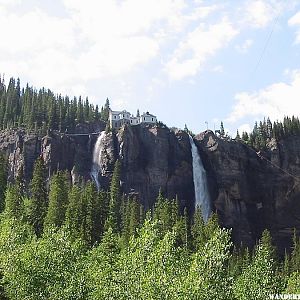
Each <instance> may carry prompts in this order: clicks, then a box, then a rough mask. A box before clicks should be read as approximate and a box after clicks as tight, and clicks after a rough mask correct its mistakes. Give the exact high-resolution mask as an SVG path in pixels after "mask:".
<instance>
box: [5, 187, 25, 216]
mask: <svg viewBox="0 0 300 300" xmlns="http://www.w3.org/2000/svg"><path fill="white" fill-rule="evenodd" d="M5 215H6V216H7V217H8V218H14V219H17V220H21V219H22V217H23V216H24V205H23V194H22V190H21V185H20V184H18V182H17V183H15V184H9V186H8V188H7V190H6V193H5Z"/></svg>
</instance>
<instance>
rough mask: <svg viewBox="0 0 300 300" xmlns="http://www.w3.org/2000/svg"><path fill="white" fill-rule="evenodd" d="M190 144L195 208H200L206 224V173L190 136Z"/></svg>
mask: <svg viewBox="0 0 300 300" xmlns="http://www.w3.org/2000/svg"><path fill="white" fill-rule="evenodd" d="M189 138H190V144H191V151H192V158H193V179H194V187H195V207H197V206H199V207H200V208H201V212H202V217H203V220H204V222H205V223H206V222H207V220H208V218H209V216H210V214H211V204H210V195H209V190H208V184H207V177H206V171H205V169H204V167H203V164H202V160H201V157H200V155H199V152H198V148H197V146H196V145H195V142H194V140H193V138H192V137H191V136H189Z"/></svg>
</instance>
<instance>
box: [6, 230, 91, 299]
mask: <svg viewBox="0 0 300 300" xmlns="http://www.w3.org/2000/svg"><path fill="white" fill-rule="evenodd" d="M84 256H85V247H84V246H83V243H81V242H80V241H74V242H73V241H72V240H71V239H70V237H69V235H68V233H67V232H66V231H64V230H61V231H59V232H48V233H47V235H45V236H43V237H42V238H41V239H38V240H36V239H33V240H31V242H30V243H25V244H22V245H20V246H19V247H17V248H16V249H15V250H14V251H13V252H12V253H11V254H10V255H9V256H8V259H7V260H6V261H5V263H4V265H3V280H4V282H5V283H6V284H5V291H6V293H7V295H8V296H9V298H10V299H16V300H17V299H32V300H34V299H53V300H54V299H55V300H56V299H86V293H87V290H86V288H85V286H86V285H85V278H84V269H85V265H84V261H85V259H84Z"/></svg>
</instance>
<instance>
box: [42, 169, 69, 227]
mask: <svg viewBox="0 0 300 300" xmlns="http://www.w3.org/2000/svg"><path fill="white" fill-rule="evenodd" d="M68 188H69V187H68V182H67V178H66V174H65V173H62V172H58V173H57V174H55V175H53V176H52V178H51V183H50V192H49V207H48V210H47V215H46V217H45V222H44V227H45V228H49V227H50V228H51V227H61V226H62V225H63V223H64V221H65V213H66V209H67V205H68Z"/></svg>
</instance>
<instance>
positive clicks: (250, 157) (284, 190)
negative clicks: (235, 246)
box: [196, 131, 300, 250]
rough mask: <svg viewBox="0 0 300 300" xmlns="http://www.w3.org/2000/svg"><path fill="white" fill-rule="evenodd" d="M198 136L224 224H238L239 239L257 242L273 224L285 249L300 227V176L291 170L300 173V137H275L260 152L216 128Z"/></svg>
mask: <svg viewBox="0 0 300 300" xmlns="http://www.w3.org/2000/svg"><path fill="white" fill-rule="evenodd" d="M196 139H197V144H198V146H199V151H200V152H201V155H202V157H203V160H204V163H205V167H206V169H207V171H208V176H209V182H210V186H211V188H212V191H211V192H212V195H213V197H212V198H213V205H214V208H215V210H216V211H217V212H218V215H219V217H220V221H221V224H222V225H223V226H226V227H230V228H233V237H234V240H235V242H236V243H241V242H242V243H243V244H246V245H248V246H253V245H254V243H255V241H256V239H257V238H259V237H260V234H261V232H262V230H263V229H264V228H267V229H269V230H270V231H271V233H272V236H273V238H274V241H275V242H276V244H277V245H278V246H279V248H280V249H281V250H282V249H283V248H284V247H285V246H287V245H289V244H290V241H291V240H290V237H291V234H292V231H293V228H294V227H295V228H297V229H298V230H299V229H300V218H299V216H300V184H299V182H300V181H299V179H298V180H297V179H296V178H294V177H292V176H290V175H289V174H288V173H290V174H293V175H295V176H296V177H298V178H300V137H299V136H295V137H290V138H286V139H284V140H282V141H280V142H279V143H277V142H276V141H275V140H271V141H270V142H269V143H268V148H269V150H267V151H265V152H260V153H258V154H257V153H256V151H255V150H254V149H252V148H249V147H248V146H246V145H244V144H243V143H241V142H238V141H234V140H230V141H227V140H224V139H220V138H218V137H216V136H215V135H214V134H213V132H211V131H207V132H205V133H203V134H200V135H198V136H196ZM278 167H280V168H282V169H283V170H280V169H279V168H278ZM284 170H285V171H286V172H285V171H284Z"/></svg>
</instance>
